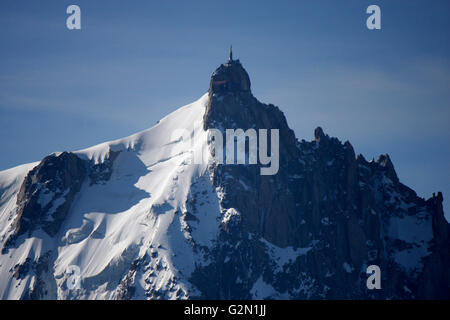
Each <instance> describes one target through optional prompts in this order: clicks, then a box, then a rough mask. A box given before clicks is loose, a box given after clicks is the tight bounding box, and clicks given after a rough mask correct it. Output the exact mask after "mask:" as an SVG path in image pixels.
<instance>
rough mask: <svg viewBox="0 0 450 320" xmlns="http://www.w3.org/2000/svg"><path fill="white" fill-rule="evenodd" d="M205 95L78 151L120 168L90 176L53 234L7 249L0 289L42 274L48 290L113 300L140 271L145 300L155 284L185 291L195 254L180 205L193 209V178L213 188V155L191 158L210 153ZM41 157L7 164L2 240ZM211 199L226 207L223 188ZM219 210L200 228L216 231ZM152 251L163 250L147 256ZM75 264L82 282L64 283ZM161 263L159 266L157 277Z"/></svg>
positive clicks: (14, 294) (53, 294) (17, 292)
mask: <svg viewBox="0 0 450 320" xmlns="http://www.w3.org/2000/svg"><path fill="white" fill-rule="evenodd" d="M207 100H208V95H207V94H205V95H204V96H203V97H202V98H200V99H199V100H198V101H196V102H194V103H192V104H189V105H187V106H184V107H182V108H180V109H178V110H176V111H175V112H173V113H171V114H170V115H168V116H167V117H165V118H163V119H162V120H160V121H159V122H158V124H156V125H155V126H154V127H152V128H151V129H148V130H145V131H143V132H140V133H137V134H134V135H132V136H129V137H127V138H124V139H120V140H115V141H111V142H106V143H102V144H99V145H96V146H94V147H91V148H88V149H85V150H80V151H76V152H74V153H75V154H76V155H77V156H78V157H80V158H81V159H85V160H87V161H89V162H90V163H92V164H93V165H94V166H95V165H98V164H101V163H105V160H107V159H110V161H111V162H112V166H111V167H110V168H106V170H107V171H108V170H110V171H111V172H112V173H111V174H110V176H109V177H108V178H107V179H103V180H102V179H97V180H96V183H92V180H91V181H84V183H83V185H82V187H81V190H80V191H79V192H78V193H77V195H76V200H75V201H74V203H73V205H72V206H71V208H70V211H69V213H68V215H67V216H66V218H65V221H64V222H63V224H62V227H61V228H60V230H59V231H58V233H57V234H56V235H55V236H54V237H50V236H49V235H48V234H47V233H45V232H43V231H42V230H36V231H33V233H32V236H31V237H29V236H28V235H25V234H24V235H21V236H19V238H18V239H17V241H16V244H17V245H16V247H12V248H9V250H8V252H7V253H4V254H2V255H0V297H2V298H4V299H5V298H8V299H19V298H22V297H23V296H24V295H25V294H27V292H26V291H27V290H29V289H30V288H33V287H34V284H33V282H36V281H41V283H42V284H43V288H40V290H41V289H42V290H41V291H42V292H43V295H42V297H47V298H63V299H64V298H105V299H109V298H115V296H116V295H118V294H121V293H122V291H124V290H125V289H123V290H122V291H121V290H118V287H117V285H112V282H116V280H117V279H121V278H122V276H123V275H124V274H125V275H127V276H129V277H137V279H136V281H137V282H138V283H140V285H141V286H140V288H141V291H140V292H136V293H135V297H141V298H145V293H146V291H149V290H147V289H149V288H150V287H151V288H153V291H158V290H155V289H160V288H162V289H163V290H161V291H164V292H168V293H167V296H166V298H183V297H187V292H188V289H190V288H188V286H189V284H188V282H187V281H183V279H185V278H186V277H188V276H189V275H190V272H192V270H193V266H194V265H195V264H194V261H193V259H194V257H195V254H194V253H193V252H192V246H191V245H190V241H191V235H190V233H189V232H187V231H183V230H184V229H183V216H182V214H181V213H182V212H184V211H186V210H185V203H186V199H187V197H188V193H189V192H190V186H191V184H193V183H195V182H197V183H198V184H201V187H202V191H203V189H205V190H207V191H211V188H212V187H211V185H210V181H209V178H208V177H207V176H208V175H207V174H206V175H205V171H206V165H207V161H204V162H202V164H194V163H193V157H194V155H195V154H203V153H204V150H205V148H206V147H207V144H206V141H207V139H206V137H207V135H206V131H204V130H203V128H202V125H203V123H202V117H203V114H204V111H205V105H206V103H207ZM186 133H188V134H186ZM204 154H205V155H207V154H208V153H206V152H205V153H204ZM111 155H114V157H111ZM55 156H58V154H56V155H55ZM112 158H114V159H113V160H111V159H112ZM37 164H38V163H32V164H27V165H23V166H20V167H17V168H13V169H10V170H7V171H3V172H0V188H1V189H0V192H1V193H0V194H1V202H0V213H1V216H0V224H1V225H0V230H1V232H2V233H1V239H2V245H3V244H4V242H5V240H6V238H7V237H8V234H9V233H11V232H12V226H11V224H12V222H13V220H14V217H13V216H14V214H15V209H16V208H15V207H16V206H17V205H16V200H17V194H18V192H19V188H20V186H21V184H22V181H23V179H24V176H25V175H26V174H27V173H28V171H29V170H31V169H32V168H33V167H35V166H36V165H37ZM106 176H108V175H106ZM44 195H45V194H43V195H42V196H41V198H42V199H41V201H42V202H45V199H44ZM47 198H48V196H47ZM209 200H210V205H211V206H215V207H217V208H218V199H217V196H216V194H215V193H213V194H211V196H210V199H209ZM55 206H56V205H55ZM217 208H215V209H217ZM211 212H217V213H219V212H220V211H219V210H211ZM218 218H219V217H214V216H213V217H208V219H202V223H204V224H207V225H205V226H202V229H203V230H206V231H207V230H208V229H209V230H210V232H211V234H212V236H214V234H213V233H214V232H215V231H216V230H217V224H218V223H219V221H218ZM208 224H210V225H208ZM194 232H195V231H194ZM209 236H210V235H209V234H208V232H206V233H204V232H202V234H201V237H198V238H199V239H201V238H204V239H202V240H203V241H205V242H207V241H208V240H209V239H208V237H209ZM43 257H46V258H45V259H46V261H45V264H46V266H45V267H46V268H48V269H47V270H40V269H45V268H42V267H40V265H39V262H38V261H39V259H41V260H42V259H43ZM149 257H153V258H155V257H157V258H156V259H151V263H149V261H150V259H149ZM139 261H141V262H143V263H145V262H147V263H149V266H148V270H149V272H144V273H142V274H133V272H131V273H130V274H128V273H127V272H128V271H129V270H130V266H131V265H132V264H133V263H135V264H136V263H138V262H139ZM153 265H154V266H153ZM21 266H23V267H21ZM71 266H76V267H75V268H77V267H78V268H79V271H80V274H81V276H82V280H83V286H82V288H81V289H80V290H68V289H67V285H66V284H65V282H66V280H67V278H68V276H70V275H71V274H74V273H73V272H74V271H73V270H74V267H71ZM21 269H27V270H26V271H27V272H24V270H21ZM154 269H158V270H160V271H159V272H158V273H157V274H154V276H152V275H150V273H152V272H153V270H154ZM30 271H31V272H30ZM75 271H76V270H75ZM19 273H20V274H19ZM175 278H176V279H177V281H176V284H175V281H174V279H175ZM172 286H173V287H172ZM166 289H167V290H166ZM169 289H170V290H169ZM189 291H191V290H189Z"/></svg>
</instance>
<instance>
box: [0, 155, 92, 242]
mask: <svg viewBox="0 0 450 320" xmlns="http://www.w3.org/2000/svg"><path fill="white" fill-rule="evenodd" d="M85 176H86V163H85V161H83V160H81V159H80V158H78V157H77V156H76V155H75V154H73V153H68V152H63V153H61V154H60V155H55V154H52V155H50V156H47V157H45V158H44V159H43V160H42V161H41V163H39V165H37V166H36V167H35V168H34V169H33V170H31V171H30V172H29V173H28V175H27V176H26V177H25V180H24V181H23V183H22V186H21V188H20V191H19V194H18V196H17V206H18V208H17V215H16V220H15V222H14V232H13V234H12V235H11V236H10V238H9V239H8V240H7V241H6V243H5V247H4V248H3V249H4V250H5V249H7V247H8V246H9V245H12V244H13V243H14V242H15V239H16V238H17V237H19V236H20V235H22V234H25V233H28V234H31V232H33V230H36V229H39V228H42V229H43V230H44V231H45V232H46V233H47V234H48V235H49V236H54V235H55V234H56V233H57V232H58V230H59V227H60V226H61V224H62V222H63V221H64V218H65V217H66V215H67V212H68V210H69V208H70V205H71V204H72V201H73V200H74V197H75V194H76V193H77V192H78V191H79V190H80V188H81V184H82V183H83V181H84V178H85Z"/></svg>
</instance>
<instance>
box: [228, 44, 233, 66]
mask: <svg viewBox="0 0 450 320" xmlns="http://www.w3.org/2000/svg"><path fill="white" fill-rule="evenodd" d="M231 61H233V45H230V54H229V56H228V62H231Z"/></svg>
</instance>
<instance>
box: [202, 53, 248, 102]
mask: <svg viewBox="0 0 450 320" xmlns="http://www.w3.org/2000/svg"><path fill="white" fill-rule="evenodd" d="M231 92H233V93H238V92H240V93H244V92H245V93H250V77H249V76H248V73H247V71H245V69H244V67H243V66H242V64H241V63H240V61H239V59H237V60H233V51H232V48H231V46H230V53H229V58H228V63H226V64H221V65H220V66H219V67H218V68H217V69H216V71H214V73H213V74H212V76H211V81H210V86H209V93H210V94H211V95H213V94H219V95H222V94H227V93H231Z"/></svg>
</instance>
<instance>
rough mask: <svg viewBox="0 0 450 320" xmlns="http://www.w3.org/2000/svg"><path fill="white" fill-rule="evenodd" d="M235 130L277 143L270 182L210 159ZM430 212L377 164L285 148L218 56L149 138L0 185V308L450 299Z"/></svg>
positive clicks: (284, 130)
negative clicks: (203, 88) (372, 269)
mask: <svg viewBox="0 0 450 320" xmlns="http://www.w3.org/2000/svg"><path fill="white" fill-rule="evenodd" d="M239 128H240V129H243V130H247V129H250V128H252V129H255V130H260V129H277V130H278V131H279V160H280V162H279V170H278V171H277V173H276V174H275V175H271V176H263V175H260V167H261V164H249V163H247V164H224V163H218V162H216V161H215V160H214V158H213V157H212V154H211V150H212V149H211V141H210V136H209V134H210V131H211V130H212V129H216V130H219V131H220V132H225V130H226V129H239ZM198 159H201V161H197V160H198ZM442 200H443V197H442V194H441V193H438V196H437V197H436V196H434V197H432V198H431V199H428V200H425V199H421V198H419V197H417V195H416V193H415V192H414V191H413V190H411V189H410V188H408V187H406V186H405V185H403V184H402V183H400V181H399V180H398V177H397V175H396V173H395V170H394V166H393V164H392V162H391V160H390V159H389V157H388V156H387V155H386V156H381V157H380V158H379V160H378V161H376V162H367V161H365V159H364V157H362V156H358V157H357V158H355V152H354V150H353V147H352V146H351V144H350V143H349V142H345V143H342V142H341V141H339V140H338V139H337V138H334V137H329V136H328V135H326V134H325V133H324V132H323V130H322V129H321V128H317V129H316V130H315V140H314V141H305V140H302V141H298V140H297V139H296V137H295V134H294V132H293V131H292V130H291V129H290V128H289V126H288V124H287V121H286V118H285V116H284V114H283V112H282V111H281V110H280V109H279V108H278V107H276V106H274V105H272V104H264V103H261V102H259V101H258V100H257V99H256V98H255V97H254V96H253V95H252V94H251V91H250V79H249V76H248V74H247V72H246V71H245V69H244V68H243V66H242V65H241V63H240V62H239V60H233V58H232V57H231V56H230V60H229V62H228V63H226V64H223V65H221V66H219V68H217V70H216V71H215V72H214V73H213V75H212V77H211V80H210V89H209V92H208V93H206V94H205V95H203V96H202V97H201V98H200V99H199V100H197V101H195V102H194V103H192V104H189V105H186V106H184V107H181V108H179V109H178V110H176V111H175V112H173V113H171V114H169V115H168V116H167V117H165V118H163V119H162V120H161V121H159V122H158V124H157V125H155V126H154V127H152V128H150V129H147V130H145V131H142V132H139V133H137V134H134V135H132V136H129V137H126V138H123V139H118V140H115V141H109V142H105V143H102V144H99V145H96V146H93V147H91V148H88V149H84V150H79V151H75V152H62V153H55V154H52V155H49V156H48V157H46V158H44V159H43V160H42V161H41V162H40V163H31V164H27V165H22V166H19V167H16V168H12V169H9V170H6V171H2V172H0V247H1V248H2V251H1V254H0V297H1V298H3V299H7V298H8V299H28V298H31V299H48V298H50V299H130V298H132V299H187V298H209V299H211V298H219V299H223V298H226V299H263V298H272V299H302V298H329V299H347V298H382V299H404V298H448V297H449V292H450V290H449V287H450V280H449V278H448V275H447V271H448V269H449V268H450V258H449V255H448V252H449V246H450V240H449V239H450V231H449V230H450V227H449V224H448V222H447V221H446V220H445V218H444V215H443V210H442ZM369 265H377V266H379V268H380V270H381V272H382V279H383V284H382V288H383V290H375V291H373V290H369V289H368V287H367V286H366V281H365V279H366V277H367V275H366V270H367V267H368V266H369Z"/></svg>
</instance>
